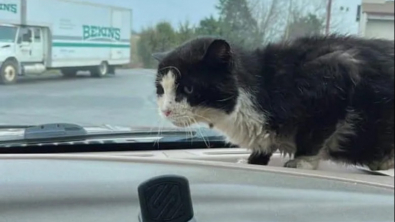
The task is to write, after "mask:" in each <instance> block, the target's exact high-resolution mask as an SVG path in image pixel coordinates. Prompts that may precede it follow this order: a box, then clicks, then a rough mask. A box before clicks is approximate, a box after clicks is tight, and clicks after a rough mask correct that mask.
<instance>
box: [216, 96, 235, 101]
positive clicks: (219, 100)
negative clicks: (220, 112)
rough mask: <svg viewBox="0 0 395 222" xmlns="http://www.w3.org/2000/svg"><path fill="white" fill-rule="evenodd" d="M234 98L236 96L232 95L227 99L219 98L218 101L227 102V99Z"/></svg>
mask: <svg viewBox="0 0 395 222" xmlns="http://www.w3.org/2000/svg"><path fill="white" fill-rule="evenodd" d="M234 98H235V96H231V97H229V98H226V99H220V100H217V102H226V101H229V100H231V99H234Z"/></svg>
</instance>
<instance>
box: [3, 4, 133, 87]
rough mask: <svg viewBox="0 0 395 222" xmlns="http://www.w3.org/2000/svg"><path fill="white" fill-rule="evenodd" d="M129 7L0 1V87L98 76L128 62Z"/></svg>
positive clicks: (113, 70) (112, 71) (129, 35)
mask: <svg viewBox="0 0 395 222" xmlns="http://www.w3.org/2000/svg"><path fill="white" fill-rule="evenodd" d="M131 18H132V11H131V9H126V8H119V7H112V6H104V5H97V4H92V3H87V2H81V1H74V0H0V83H2V84H12V83H15V82H16V80H17V77H18V76H19V75H21V76H22V75H29V74H41V73H44V72H45V71H46V70H51V69H56V70H61V71H62V74H63V75H64V76H66V77H73V76H75V75H76V73H77V72H78V71H90V73H91V75H92V76H95V77H102V76H105V75H107V74H111V73H114V72H115V68H116V67H117V66H121V65H125V64H128V63H129V62H130V37H131V20H132V19H131Z"/></svg>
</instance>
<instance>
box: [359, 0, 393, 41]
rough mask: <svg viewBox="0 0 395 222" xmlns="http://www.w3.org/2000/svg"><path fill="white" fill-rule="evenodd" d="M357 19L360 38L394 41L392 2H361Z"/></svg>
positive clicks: (368, 0)
mask: <svg viewBox="0 0 395 222" xmlns="http://www.w3.org/2000/svg"><path fill="white" fill-rule="evenodd" d="M357 17H358V18H357V20H358V21H359V35H360V36H363V37H367V38H385V39H391V40H394V0H363V1H362V4H361V6H360V7H359V10H358V16H357Z"/></svg>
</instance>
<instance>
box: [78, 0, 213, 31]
mask: <svg viewBox="0 0 395 222" xmlns="http://www.w3.org/2000/svg"><path fill="white" fill-rule="evenodd" d="M84 1H88V2H93V3H101V4H106V5H114V6H121V7H126V8H131V9H132V10H133V30H135V31H140V30H141V29H142V28H143V27H146V26H150V25H154V24H156V23H157V22H159V21H163V20H165V21H168V22H171V23H172V24H173V25H175V26H177V25H179V23H180V22H182V21H185V20H189V21H190V22H191V23H193V24H197V23H198V22H199V21H200V20H201V19H202V18H204V17H208V16H210V15H212V14H213V15H214V14H217V11H216V10H215V5H216V3H217V2H218V0H111V1H109V0H84ZM181 9H182V10H181Z"/></svg>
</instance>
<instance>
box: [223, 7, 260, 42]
mask: <svg viewBox="0 0 395 222" xmlns="http://www.w3.org/2000/svg"><path fill="white" fill-rule="evenodd" d="M217 9H218V10H219V21H220V29H221V34H222V35H223V36H224V37H226V38H228V39H229V40H231V41H232V42H234V43H237V44H241V45H244V46H245V47H256V45H257V44H259V41H258V36H259V33H258V28H257V21H256V20H255V19H254V18H253V16H252V14H251V10H250V8H249V5H248V3H247V0H219V4H218V6H217Z"/></svg>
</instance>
